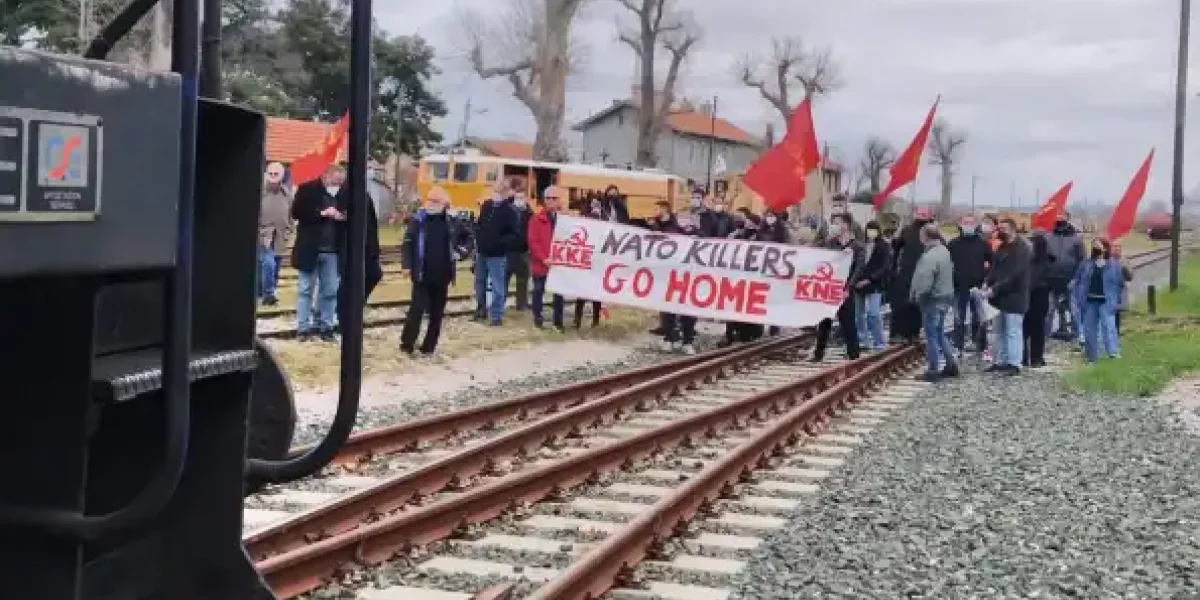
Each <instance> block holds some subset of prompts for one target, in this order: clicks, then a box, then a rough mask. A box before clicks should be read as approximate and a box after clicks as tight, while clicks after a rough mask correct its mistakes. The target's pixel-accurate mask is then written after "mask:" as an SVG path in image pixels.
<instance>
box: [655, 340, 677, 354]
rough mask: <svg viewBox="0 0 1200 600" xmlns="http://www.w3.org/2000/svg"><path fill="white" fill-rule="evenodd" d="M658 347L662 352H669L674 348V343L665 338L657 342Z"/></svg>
mask: <svg viewBox="0 0 1200 600" xmlns="http://www.w3.org/2000/svg"><path fill="white" fill-rule="evenodd" d="M658 348H659V349H660V350H662V351H663V352H671V351H672V350H674V349H675V345H674V344H672V343H671V342H668V341H667V340H661V341H659V342H658Z"/></svg>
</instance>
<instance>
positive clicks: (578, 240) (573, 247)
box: [547, 227, 595, 270]
mask: <svg viewBox="0 0 1200 600" xmlns="http://www.w3.org/2000/svg"><path fill="white" fill-rule="evenodd" d="M594 251H595V246H593V245H592V244H591V243H589V242H588V232H587V228H586V227H576V228H575V229H573V230H572V231H571V234H570V235H568V236H567V239H565V240H555V241H554V242H552V243H551V244H550V260H549V261H547V262H548V263H549V264H550V266H561V267H570V268H572V269H588V270H590V269H591V268H592V253H593V252H594Z"/></svg>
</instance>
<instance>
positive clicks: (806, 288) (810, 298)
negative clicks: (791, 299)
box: [795, 262, 846, 306]
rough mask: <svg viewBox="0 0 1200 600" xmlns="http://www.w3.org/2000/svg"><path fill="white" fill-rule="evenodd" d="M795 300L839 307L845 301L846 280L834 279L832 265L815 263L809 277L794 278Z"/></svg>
mask: <svg viewBox="0 0 1200 600" xmlns="http://www.w3.org/2000/svg"><path fill="white" fill-rule="evenodd" d="M795 298H796V299H797V300H803V301H805V302H821V303H824V304H831V305H835V306H836V305H840V304H841V303H842V301H844V300H845V299H846V280H844V279H838V278H836V277H834V275H833V265H831V264H829V263H827V262H822V263H817V266H816V268H815V269H813V272H812V274H811V275H801V276H799V277H797V278H796V293H795Z"/></svg>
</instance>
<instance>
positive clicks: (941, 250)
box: [909, 242, 954, 304]
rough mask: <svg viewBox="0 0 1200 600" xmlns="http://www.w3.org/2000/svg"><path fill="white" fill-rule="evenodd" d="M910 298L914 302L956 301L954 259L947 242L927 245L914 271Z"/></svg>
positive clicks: (948, 302)
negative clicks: (951, 257) (951, 256)
mask: <svg viewBox="0 0 1200 600" xmlns="http://www.w3.org/2000/svg"><path fill="white" fill-rule="evenodd" d="M909 299H910V300H911V301H912V302H913V303H914V304H930V303H935V302H936V303H939V304H950V303H952V302H954V261H953V260H951V259H950V250H948V249H946V245H945V244H943V243H941V242H939V243H937V244H934V245H932V246H928V247H926V249H925V253H924V254H922V255H921V258H920V260H918V261H917V270H916V271H914V272H913V278H912V287H911V288H910V289H909Z"/></svg>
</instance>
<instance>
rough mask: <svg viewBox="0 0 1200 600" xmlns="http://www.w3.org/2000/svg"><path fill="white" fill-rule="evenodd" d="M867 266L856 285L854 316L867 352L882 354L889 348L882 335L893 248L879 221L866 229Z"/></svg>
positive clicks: (868, 225)
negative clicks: (885, 292)
mask: <svg viewBox="0 0 1200 600" xmlns="http://www.w3.org/2000/svg"><path fill="white" fill-rule="evenodd" d="M866 233H867V246H866V254H867V259H866V265H864V266H863V269H862V273H861V274H860V275H859V276H858V280H857V281H855V282H854V288H853V289H854V295H855V304H854V312H855V317H856V326H857V327H858V329H859V332H858V337H859V339H860V340H865V341H866V344H865V345H866V347H867V349H868V350H882V349H883V348H884V346H886V345H887V338H886V337H885V336H884V334H883V292H884V290H885V289H887V284H888V282H889V281H890V280H891V274H892V270H893V266H892V244H891V242H889V241H888V240H887V239H885V238H884V237H883V234H882V229H881V228H880V226H879V223H878V222H877V221H871V222H869V223H867V226H866Z"/></svg>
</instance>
